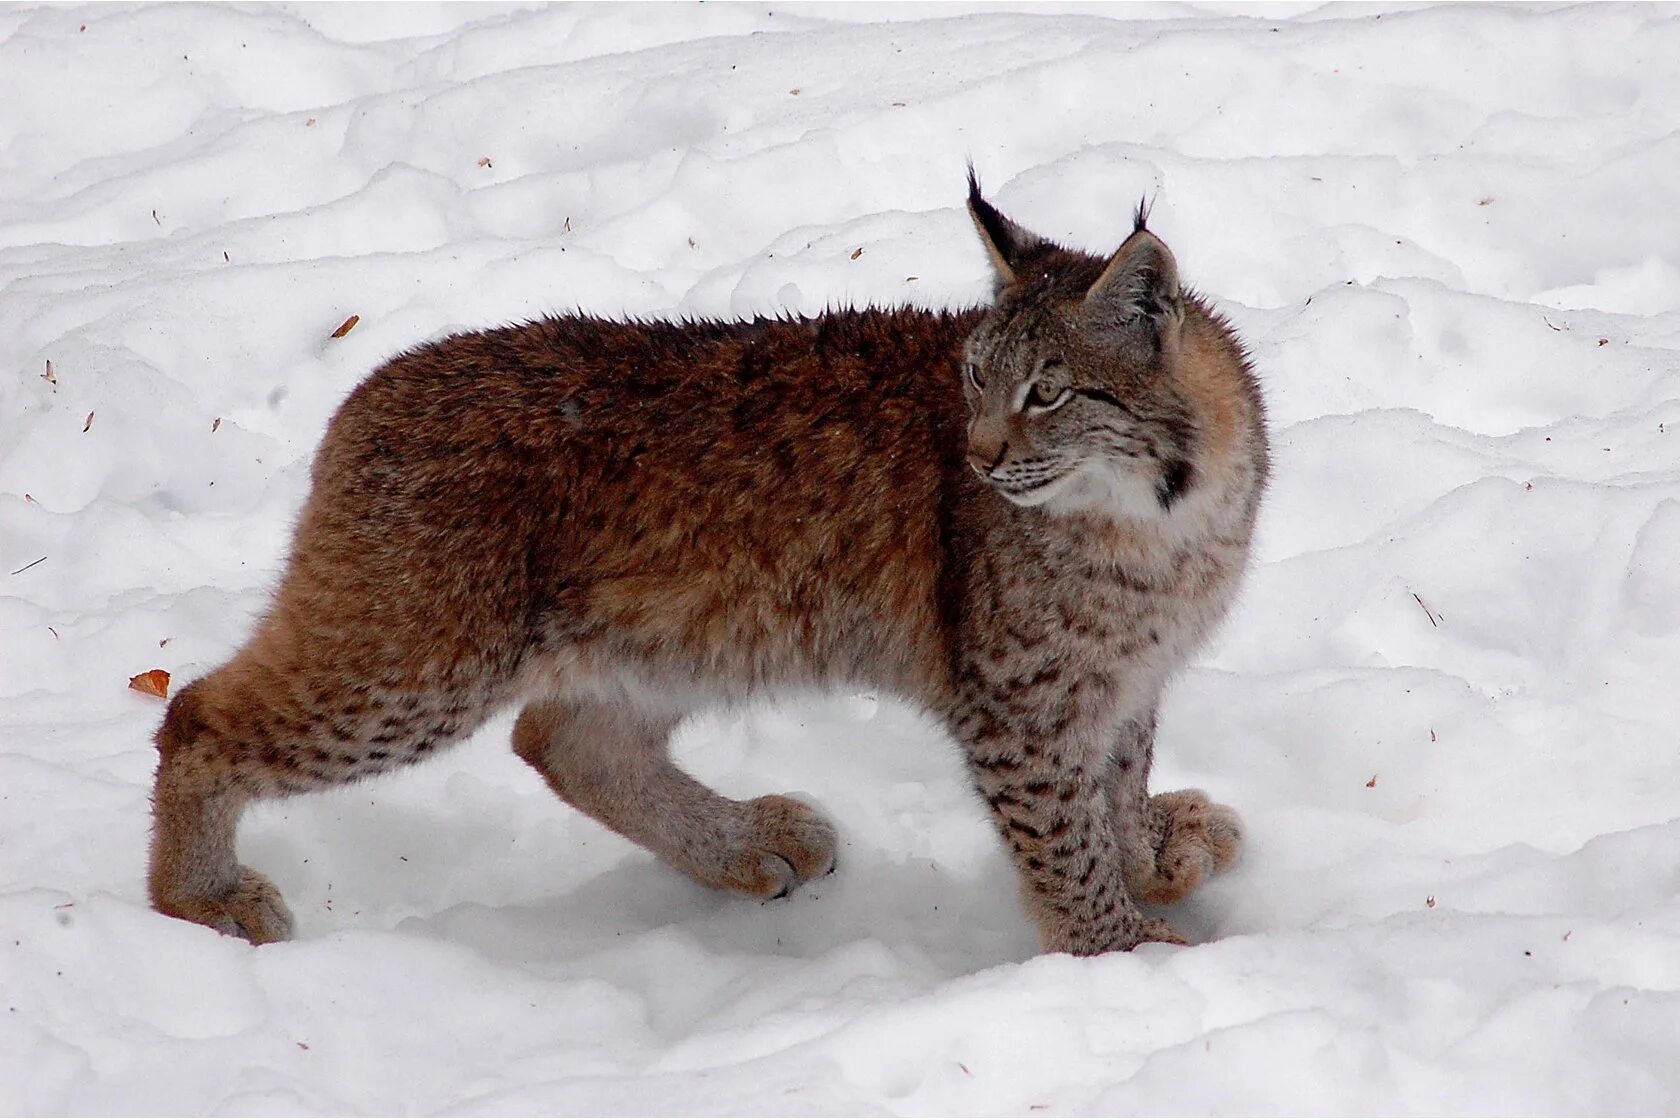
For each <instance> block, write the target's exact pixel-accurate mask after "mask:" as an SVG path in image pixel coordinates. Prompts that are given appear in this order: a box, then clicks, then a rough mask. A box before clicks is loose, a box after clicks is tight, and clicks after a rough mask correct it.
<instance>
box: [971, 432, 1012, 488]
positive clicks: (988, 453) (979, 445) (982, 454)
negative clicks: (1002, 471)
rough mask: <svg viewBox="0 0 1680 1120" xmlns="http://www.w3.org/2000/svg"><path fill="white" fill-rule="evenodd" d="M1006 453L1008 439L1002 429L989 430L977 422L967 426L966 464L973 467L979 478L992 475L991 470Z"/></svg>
mask: <svg viewBox="0 0 1680 1120" xmlns="http://www.w3.org/2000/svg"><path fill="white" fill-rule="evenodd" d="M1007 454H1009V439H1008V437H1007V436H1006V435H1005V434H1004V433H1003V432H1002V431H995V430H989V429H987V428H985V427H983V426H981V425H979V424H975V425H974V426H972V427H971V428H969V430H968V465H969V466H971V467H973V468H974V473H975V474H977V475H979V476H980V477H981V478H990V477H992V472H993V471H995V470H996V469H997V467H998V464H999V463H1001V462H1003V457H1004V456H1005V455H1007Z"/></svg>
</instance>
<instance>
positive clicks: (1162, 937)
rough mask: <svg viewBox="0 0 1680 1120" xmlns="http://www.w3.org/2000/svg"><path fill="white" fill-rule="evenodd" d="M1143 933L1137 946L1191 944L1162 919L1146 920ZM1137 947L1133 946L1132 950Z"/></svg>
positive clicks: (1144, 920)
mask: <svg viewBox="0 0 1680 1120" xmlns="http://www.w3.org/2000/svg"><path fill="white" fill-rule="evenodd" d="M1142 933H1143V936H1142V937H1140V938H1138V941H1137V945H1143V944H1145V943H1147V942H1152V941H1153V942H1158V943H1159V944H1162V945H1188V944H1190V942H1188V941H1186V940H1184V938H1182V937H1180V936H1179V935H1178V934H1177V932H1175V931H1174V930H1173V928H1172V927H1171V926H1169V925H1168V924H1167V923H1166V922H1163V921H1162V920H1161V919H1160V918H1148V917H1146V918H1144V919H1143V930H1142ZM1137 945H1133V946H1132V948H1134V949H1135V948H1137Z"/></svg>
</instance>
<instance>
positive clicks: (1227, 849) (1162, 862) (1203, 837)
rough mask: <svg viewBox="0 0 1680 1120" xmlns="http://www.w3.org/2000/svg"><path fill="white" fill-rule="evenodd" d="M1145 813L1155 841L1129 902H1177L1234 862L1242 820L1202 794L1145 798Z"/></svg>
mask: <svg viewBox="0 0 1680 1120" xmlns="http://www.w3.org/2000/svg"><path fill="white" fill-rule="evenodd" d="M1149 814H1150V816H1151V818H1153V820H1154V822H1155V827H1156V828H1158V829H1159V830H1160V831H1159V836H1160V843H1159V846H1158V847H1157V848H1156V851H1155V866H1154V867H1153V868H1152V869H1151V868H1146V869H1145V870H1144V874H1143V875H1142V876H1140V881H1139V882H1136V883H1128V884H1127V886H1128V887H1129V888H1130V890H1131V892H1132V897H1133V898H1136V899H1138V900H1139V901H1141V902H1149V903H1153V904H1155V905H1158V906H1160V905H1165V904H1167V903H1169V902H1177V901H1178V900H1179V899H1181V898H1183V897H1184V896H1185V895H1187V894H1189V893H1190V892H1191V891H1192V890H1194V889H1195V888H1196V887H1197V886H1198V885H1199V884H1200V883H1201V881H1202V880H1203V879H1205V878H1207V877H1208V876H1209V875H1211V874H1213V873H1214V872H1215V871H1223V870H1224V869H1225V868H1227V867H1229V866H1231V864H1232V863H1233V862H1235V861H1236V858H1237V848H1238V846H1239V845H1240V843H1241V842H1242V820H1241V819H1240V818H1239V817H1238V816H1237V814H1236V811H1235V810H1233V809H1231V808H1228V807H1227V806H1224V805H1219V804H1216V803H1215V802H1213V801H1210V800H1208V795H1207V794H1205V793H1203V792H1202V791H1201V790H1199V789H1181V790H1175V791H1173V792H1172V793H1160V794H1156V795H1155V796H1154V797H1151V798H1150V799H1149Z"/></svg>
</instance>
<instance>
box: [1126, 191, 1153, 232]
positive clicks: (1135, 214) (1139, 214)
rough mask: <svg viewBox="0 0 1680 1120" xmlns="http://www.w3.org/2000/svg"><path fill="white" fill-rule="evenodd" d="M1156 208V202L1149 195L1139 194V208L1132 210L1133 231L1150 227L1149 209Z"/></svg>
mask: <svg viewBox="0 0 1680 1120" xmlns="http://www.w3.org/2000/svg"><path fill="white" fill-rule="evenodd" d="M1154 208H1155V202H1154V200H1153V199H1151V198H1150V197H1149V196H1148V195H1146V194H1145V195H1139V196H1138V204H1137V209H1136V210H1134V211H1132V232H1133V233H1136V232H1137V231H1138V230H1140V229H1148V228H1149V211H1151V210H1153V209H1154Z"/></svg>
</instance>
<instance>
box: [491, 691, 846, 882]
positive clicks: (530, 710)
mask: <svg viewBox="0 0 1680 1120" xmlns="http://www.w3.org/2000/svg"><path fill="white" fill-rule="evenodd" d="M678 722H679V720H678V718H677V717H675V716H660V715H650V714H647V713H644V712H641V711H638V710H637V709H636V708H634V707H632V706H630V705H629V704H627V703H617V702H612V701H607V700H599V699H587V700H577V699H572V698H558V697H552V698H544V699H540V700H536V701H533V702H532V703H531V704H530V705H529V706H528V707H526V709H525V710H524V711H523V712H522V713H520V716H519V721H518V722H517V723H516V724H515V725H514V729H513V747H514V750H515V751H516V752H517V753H518V755H519V757H520V758H522V759H524V760H525V761H526V762H528V763H530V764H531V765H532V766H533V767H535V768H536V770H537V772H538V773H539V774H541V775H542V776H543V779H544V780H545V781H547V782H548V785H549V787H550V788H551V789H553V790H554V792H555V793H556V794H558V795H559V796H560V797H561V799H562V800H564V801H566V802H568V803H569V804H571V805H572V806H574V807H575V808H577V809H579V810H581V811H582V812H584V813H586V814H588V815H589V816H591V817H593V818H594V819H595V820H597V821H600V822H601V823H602V824H604V825H606V826H607V827H608V828H610V829H612V830H613V831H614V832H617V833H619V834H620V835H621V836H624V837H625V838H627V839H629V840H633V841H635V842H636V843H637V844H640V845H641V846H642V847H644V848H647V849H648V850H649V851H651V852H653V853H654V854H655V855H657V856H658V857H659V858H660V859H662V860H664V861H665V862H666V863H669V864H671V865H672V866H673V867H676V868H677V869H679V870H681V871H683V872H685V873H687V874H688V875H690V876H692V877H693V878H695V879H697V880H699V881H700V882H702V883H705V884H706V885H707V886H711V887H716V888H719V889H721V890H727V891H732V892H734V893H736V894H740V895H745V896H747V897H749V898H758V899H769V898H780V897H782V896H783V895H786V894H787V893H789V892H790V891H792V890H793V889H794V888H795V887H797V886H799V885H800V884H802V883H805V882H807V881H809V880H811V879H817V878H821V877H822V876H824V875H827V874H828V873H829V872H830V871H832V870H833V869H834V852H835V846H836V841H835V833H834V827H833V826H832V825H830V824H829V823H828V821H827V820H825V819H824V818H823V817H822V816H821V815H820V814H819V813H818V812H817V811H816V810H814V809H812V808H811V807H809V806H808V805H805V804H803V803H802V802H799V801H795V800H793V799H792V798H789V797H778V796H769V797H757V798H754V799H752V800H750V801H734V800H731V799H730V798H727V797H724V796H723V795H722V794H719V793H717V792H715V791H713V790H712V789H709V788H708V787H707V786H705V785H703V784H702V783H700V782H698V781H696V780H695V779H694V778H692V777H690V776H689V775H688V774H686V773H684V772H683V771H682V770H681V769H680V768H678V767H677V765H676V764H675V763H674V762H672V761H671V758H670V755H669V753H668V751H667V742H668V740H669V738H670V734H671V732H672V730H673V729H674V728H675V727H676V725H677V723H678Z"/></svg>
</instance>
